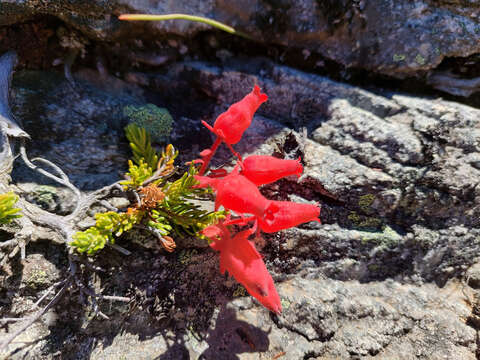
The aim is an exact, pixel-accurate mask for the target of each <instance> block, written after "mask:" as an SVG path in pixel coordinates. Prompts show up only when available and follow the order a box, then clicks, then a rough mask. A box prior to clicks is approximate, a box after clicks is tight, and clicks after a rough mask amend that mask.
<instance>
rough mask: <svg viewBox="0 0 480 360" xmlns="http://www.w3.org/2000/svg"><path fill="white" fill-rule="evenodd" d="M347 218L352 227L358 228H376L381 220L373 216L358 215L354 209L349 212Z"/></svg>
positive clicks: (380, 223)
mask: <svg viewBox="0 0 480 360" xmlns="http://www.w3.org/2000/svg"><path fill="white" fill-rule="evenodd" d="M348 220H350V222H351V223H352V225H353V227H354V228H356V229H359V230H373V231H375V230H378V229H379V227H380V226H381V225H382V223H383V221H382V220H381V219H380V218H377V217H373V216H365V215H360V214H358V213H357V212H356V211H352V212H350V214H349V215H348Z"/></svg>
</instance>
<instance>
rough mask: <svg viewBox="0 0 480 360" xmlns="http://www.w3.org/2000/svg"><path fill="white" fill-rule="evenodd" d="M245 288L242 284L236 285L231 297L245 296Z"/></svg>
mask: <svg viewBox="0 0 480 360" xmlns="http://www.w3.org/2000/svg"><path fill="white" fill-rule="evenodd" d="M247 295H248V294H247V290H245V288H244V287H243V286H242V285H238V287H237V288H236V289H235V291H234V292H233V297H242V296H247Z"/></svg>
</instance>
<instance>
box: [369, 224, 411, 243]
mask: <svg viewBox="0 0 480 360" xmlns="http://www.w3.org/2000/svg"><path fill="white" fill-rule="evenodd" d="M401 239H402V237H401V235H400V234H398V233H397V232H396V231H395V230H393V229H392V228H391V227H390V226H388V225H385V226H384V227H383V228H382V231H377V232H367V231H365V232H364V234H363V236H362V243H363V244H366V243H370V242H374V243H376V244H378V245H380V246H383V247H386V248H392V247H395V246H396V245H397V244H398V243H399V242H400V240H401Z"/></svg>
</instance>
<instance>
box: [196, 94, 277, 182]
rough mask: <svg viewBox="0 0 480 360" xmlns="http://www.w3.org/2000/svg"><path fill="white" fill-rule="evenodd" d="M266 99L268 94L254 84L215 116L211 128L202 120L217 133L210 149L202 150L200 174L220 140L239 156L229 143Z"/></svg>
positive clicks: (238, 137)
mask: <svg viewBox="0 0 480 360" xmlns="http://www.w3.org/2000/svg"><path fill="white" fill-rule="evenodd" d="M267 99H268V96H267V95H266V94H262V93H261V91H260V88H259V87H258V86H257V85H255V86H254V88H253V90H252V91H251V92H250V93H249V94H247V95H246V96H245V97H244V98H243V99H242V100H240V101H238V102H236V103H235V104H233V105H231V106H230V107H229V108H228V109H227V111H225V112H224V113H222V114H220V115H219V116H218V117H217V119H216V120H215V123H214V124H213V128H212V127H211V126H210V125H208V124H207V123H206V122H205V121H202V124H203V125H205V126H206V127H207V129H209V130H210V131H211V132H213V133H214V134H215V135H217V140H216V141H215V143H214V144H213V146H212V148H211V149H207V152H205V150H204V151H203V152H204V155H201V156H202V160H201V162H202V167H201V168H200V171H199V174H200V175H203V174H204V173H205V170H206V169H207V166H208V164H209V162H210V160H211V158H212V156H213V155H214V154H215V151H216V150H217V148H218V146H219V145H220V143H221V142H222V141H223V142H224V143H225V144H226V145H227V146H228V147H229V148H230V151H232V153H233V154H234V155H235V156H236V157H238V158H240V156H239V155H238V154H237V153H236V152H235V151H234V150H233V148H232V146H231V145H232V144H236V143H237V142H239V141H240V139H241V138H242V135H243V133H244V132H245V130H247V128H248V127H249V126H250V124H251V122H252V118H253V114H255V111H257V109H258V108H259V107H260V105H262V103H264V102H265V101H267ZM208 150H209V151H208Z"/></svg>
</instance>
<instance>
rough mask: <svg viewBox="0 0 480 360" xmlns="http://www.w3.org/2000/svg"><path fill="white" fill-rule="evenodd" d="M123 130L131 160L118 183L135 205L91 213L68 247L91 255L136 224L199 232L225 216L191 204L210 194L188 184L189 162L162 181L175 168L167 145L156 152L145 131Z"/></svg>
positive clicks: (158, 231) (133, 127) (160, 229)
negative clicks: (181, 171)
mask: <svg viewBox="0 0 480 360" xmlns="http://www.w3.org/2000/svg"><path fill="white" fill-rule="evenodd" d="M125 131H126V134H127V138H128V140H129V141H130V147H131V148H132V151H133V161H132V160H129V162H128V165H129V167H128V172H127V174H126V177H127V180H124V181H122V182H120V184H122V185H123V186H124V189H125V190H127V191H130V192H133V193H136V194H137V196H138V199H139V201H140V204H138V203H137V201H135V203H133V204H132V205H131V207H130V208H129V209H128V211H127V212H126V213H116V212H113V211H110V212H106V213H103V214H96V215H95V219H96V223H95V226H92V227H91V228H89V229H87V230H85V231H81V232H77V233H76V234H75V235H73V241H72V242H71V243H70V245H71V246H72V247H74V248H75V249H76V250H77V251H78V252H80V253H86V254H88V255H93V254H95V253H96V252H97V251H98V250H101V249H103V248H104V247H105V245H106V244H113V243H114V241H115V237H116V236H120V235H121V234H122V233H123V232H125V231H128V230H130V229H131V228H132V227H133V225H136V224H138V225H141V226H143V227H146V228H147V229H148V228H149V229H150V230H152V231H153V232H154V233H155V234H157V236H160V237H163V236H167V235H169V234H170V233H172V232H173V233H175V234H176V235H177V236H185V235H192V236H201V234H200V231H201V230H203V229H204V228H205V227H207V226H208V225H211V224H212V223H215V222H218V220H220V219H222V218H224V217H225V212H224V211H217V212H209V211H206V210H203V209H201V207H200V205H197V204H195V203H193V202H192V200H195V199H204V198H205V196H206V195H207V194H208V193H209V192H210V191H209V190H207V189H196V188H194V187H193V186H194V185H195V184H196V183H197V181H196V180H195V178H194V175H195V174H196V173H197V170H196V168H195V166H193V164H192V165H191V166H190V168H189V169H188V171H187V172H185V173H184V174H183V176H182V177H181V178H179V179H178V180H175V181H167V178H168V177H169V176H171V175H172V174H173V173H174V171H175V167H174V160H175V158H176V157H177V156H178V151H176V150H175V148H174V147H173V146H172V145H167V146H166V147H165V149H164V150H163V151H162V152H161V153H160V154H158V153H157V152H156V151H155V150H154V149H153V148H152V145H151V142H150V136H149V134H148V133H147V132H146V131H145V129H142V128H139V127H138V126H137V125H135V124H130V125H129V126H127V127H126V128H125ZM168 251H170V250H168Z"/></svg>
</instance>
